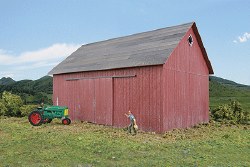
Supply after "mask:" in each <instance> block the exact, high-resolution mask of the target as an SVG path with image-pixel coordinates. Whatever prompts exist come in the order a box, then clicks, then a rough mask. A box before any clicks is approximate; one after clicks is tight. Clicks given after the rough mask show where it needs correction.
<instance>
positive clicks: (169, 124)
mask: <svg viewBox="0 0 250 167" xmlns="http://www.w3.org/2000/svg"><path fill="white" fill-rule="evenodd" d="M195 32H196V31H195ZM196 33H198V32H196ZM190 34H191V35H192V37H193V41H194V42H193V45H192V46H189V43H188V41H187V40H188V37H189V35H190ZM199 42H201V41H200V38H199ZM200 46H201V45H199V44H198V41H197V39H196V36H195V34H194V32H193V29H192V28H191V29H190V30H189V31H188V32H187V33H186V35H185V36H184V38H183V39H182V40H181V42H180V43H179V44H178V46H177V47H176V48H175V49H174V51H173V52H172V54H171V55H170V56H169V57H168V59H167V61H166V63H165V64H164V65H155V66H147V67H134V68H126V69H125V68H124V69H114V70H102V71H92V72H77V73H68V74H58V75H54V76H53V82H54V83H53V102H54V104H55V105H56V104H57V102H58V104H59V105H65V106H68V107H69V111H70V117H71V118H72V119H73V120H84V121H89V122H94V123H98V124H105V125H112V126H116V127H124V126H126V125H128V124H129V120H128V119H127V118H126V117H125V116H124V113H126V112H127V111H128V110H131V111H132V113H133V114H134V115H135V117H136V119H137V123H138V125H139V128H140V129H142V130H145V131H156V132H163V131H167V130H170V129H173V128H185V127H190V126H192V125H195V124H197V123H201V122H207V121H208V119H209V117H208V110H209V87H208V86H209V80H208V76H209V70H210V73H211V72H213V71H212V68H211V66H210V62H206V61H208V59H207V58H205V59H206V60H205V59H204V56H203V55H204V53H205V52H204V50H203V51H202V50H201V48H200ZM203 49H204V48H203ZM205 57H206V56H205ZM207 63H208V64H209V65H208V64H207ZM208 66H209V67H210V69H208ZM70 78H71V79H72V78H78V80H67V79H70Z"/></svg>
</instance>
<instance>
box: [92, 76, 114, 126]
mask: <svg viewBox="0 0 250 167" xmlns="http://www.w3.org/2000/svg"><path fill="white" fill-rule="evenodd" d="M112 119H113V86H112V78H99V79H95V122H96V123H98V124H104V125H112Z"/></svg>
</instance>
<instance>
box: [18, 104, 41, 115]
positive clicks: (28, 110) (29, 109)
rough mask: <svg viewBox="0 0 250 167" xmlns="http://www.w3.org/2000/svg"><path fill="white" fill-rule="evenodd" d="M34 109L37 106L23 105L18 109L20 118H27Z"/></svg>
mask: <svg viewBox="0 0 250 167" xmlns="http://www.w3.org/2000/svg"><path fill="white" fill-rule="evenodd" d="M36 108H37V105H23V106H22V107H20V112H21V116H23V117H24V116H28V115H29V114H30V113H31V112H32V111H33V110H35V109H36Z"/></svg>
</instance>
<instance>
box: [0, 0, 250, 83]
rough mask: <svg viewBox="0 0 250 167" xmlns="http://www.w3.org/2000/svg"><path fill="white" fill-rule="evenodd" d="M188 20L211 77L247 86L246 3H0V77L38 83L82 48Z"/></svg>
mask: <svg viewBox="0 0 250 167" xmlns="http://www.w3.org/2000/svg"><path fill="white" fill-rule="evenodd" d="M192 21H195V22H196V24H197V27H198V30H199V33H200V35H201V38H202V41H203V44H204V46H205V48H206V51H207V53H208V57H209V59H210V61H211V63H212V66H213V69H214V73H215V74H214V75H215V76H218V77H222V78H225V79H229V80H233V81H235V82H238V83H242V84H246V85H250V0H202V1H201V0H136V1H135V0H105V1H103V0H35V1H34V0H0V78H2V77H12V78H13V79H14V80H17V81H18V80H23V79H32V80H35V79H39V78H41V77H43V76H45V75H47V73H48V72H49V71H50V70H51V69H52V68H53V67H54V66H56V65H57V64H58V63H59V62H61V61H62V60H64V59H65V58H66V57H67V56H69V55H70V54H71V53H73V52H74V51H75V50H76V49H77V48H79V47H80V46H81V45H83V44H87V43H92V42H97V41H101V40H106V39H111V38H115V37H121V36H126V35H131V34H135V33H140V32H145V31H150V30H154V29H159V28H164V27H169V26H174V25H179V24H183V23H188V22H192Z"/></svg>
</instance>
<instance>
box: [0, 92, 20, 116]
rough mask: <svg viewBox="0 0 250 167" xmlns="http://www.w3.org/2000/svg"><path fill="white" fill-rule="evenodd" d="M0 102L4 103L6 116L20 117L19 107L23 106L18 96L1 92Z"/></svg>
mask: <svg viewBox="0 0 250 167" xmlns="http://www.w3.org/2000/svg"><path fill="white" fill-rule="evenodd" d="M2 100H3V102H4V105H5V107H6V108H7V111H6V112H5V114H4V115H6V116H20V115H21V113H20V107H21V106H22V105H23V101H22V99H21V97H20V96H18V95H14V94H11V93H10V92H6V91H4V92H3V95H2Z"/></svg>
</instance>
